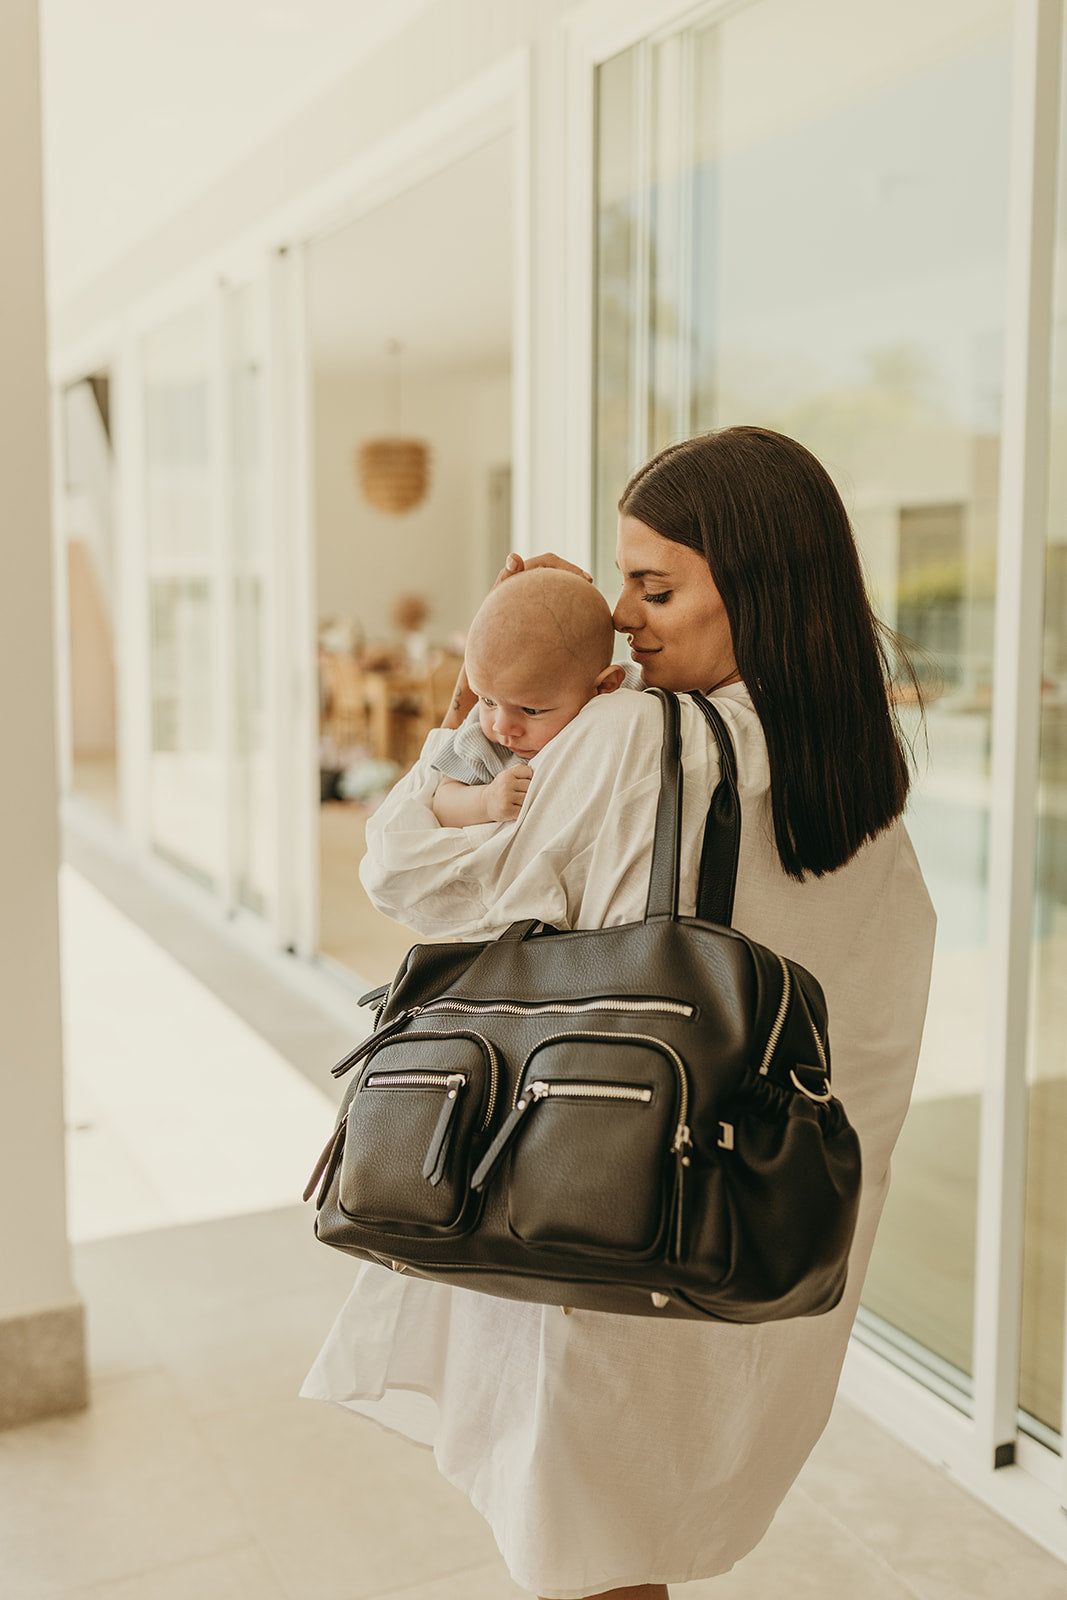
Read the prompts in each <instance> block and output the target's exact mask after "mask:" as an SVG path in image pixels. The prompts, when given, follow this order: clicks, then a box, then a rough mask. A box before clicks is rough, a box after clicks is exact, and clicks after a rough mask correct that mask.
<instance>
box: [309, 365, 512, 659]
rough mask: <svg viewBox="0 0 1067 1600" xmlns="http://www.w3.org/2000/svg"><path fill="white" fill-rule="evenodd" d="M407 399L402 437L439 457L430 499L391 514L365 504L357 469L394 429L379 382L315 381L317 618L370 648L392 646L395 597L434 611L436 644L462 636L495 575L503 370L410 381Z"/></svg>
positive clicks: (505, 435)
mask: <svg viewBox="0 0 1067 1600" xmlns="http://www.w3.org/2000/svg"><path fill="white" fill-rule="evenodd" d="M404 393H405V403H404V432H405V434H412V435H415V436H417V437H419V438H422V439H425V440H426V441H427V442H428V443H429V445H430V448H431V451H432V469H431V484H430V493H429V495H428V496H427V498H426V499H425V500H424V501H423V503H422V505H421V506H417V507H416V508H415V509H414V510H412V511H409V512H405V513H404V514H402V515H400V516H389V515H387V514H386V513H385V512H382V511H376V510H375V509H374V507H373V506H371V505H369V504H368V503H367V501H366V500H365V499H364V498H363V496H362V494H361V493H360V490H359V486H358V481H357V476H356V470H355V462H354V454H355V450H356V448H357V447H358V445H359V444H360V443H362V442H364V441H365V440H367V439H370V438H373V437H375V436H379V435H381V434H383V433H388V432H389V431H391V430H390V429H389V428H388V426H383V421H384V419H383V415H382V406H381V400H380V394H381V379H380V376H379V375H377V374H375V375H374V376H373V377H371V378H367V377H363V376H361V375H360V374H359V373H356V372H351V373H345V374H339V373H329V374H327V373H319V374H318V375H317V376H316V380H315V424H314V435H315V522H316V534H317V553H318V581H317V594H318V611H319V616H320V617H327V616H345V617H351V618H354V619H356V620H358V621H359V622H360V624H361V625H362V628H363V631H364V634H365V635H366V637H367V638H368V639H387V638H389V637H390V636H391V635H392V632H393V629H392V624H391V621H390V612H391V610H392V605H393V602H394V601H395V600H396V598H397V596H398V595H401V594H410V593H412V592H419V593H422V594H425V595H426V596H427V597H428V598H429V599H430V601H431V605H432V613H431V616H430V619H429V622H428V624H427V631H428V633H429V634H430V637H431V639H433V640H435V641H438V640H444V639H445V638H447V636H448V635H449V634H451V633H453V632H455V631H456V630H457V629H464V628H466V625H467V623H468V622H469V621H470V618H471V616H472V614H473V612H474V610H475V609H476V607H477V605H478V603H479V601H480V600H481V598H482V596H483V595H484V593H485V590H486V588H487V586H488V584H489V583H490V582H491V581H492V579H493V578H494V577H495V576H496V573H497V570H498V567H497V566H496V565H494V558H493V557H492V556H491V554H490V551H489V472H490V469H491V468H492V467H496V466H500V465H502V464H505V463H507V462H508V461H510V459H511V383H510V378H509V376H508V374H507V373H499V372H498V373H492V374H486V375H484V376H476V375H470V374H454V375H448V374H442V373H437V374H433V375H424V376H422V377H419V376H418V375H415V374H411V375H409V376H408V377H407V378H406V380H405V386H404Z"/></svg>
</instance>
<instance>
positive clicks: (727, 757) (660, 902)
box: [645, 689, 741, 928]
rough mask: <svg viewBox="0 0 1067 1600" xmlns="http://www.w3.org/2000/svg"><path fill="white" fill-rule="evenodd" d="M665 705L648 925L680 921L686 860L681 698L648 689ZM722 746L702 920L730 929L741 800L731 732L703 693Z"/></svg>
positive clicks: (700, 899) (703, 706)
mask: <svg viewBox="0 0 1067 1600" xmlns="http://www.w3.org/2000/svg"><path fill="white" fill-rule="evenodd" d="M646 692H647V693H649V694H654V695H656V697H657V698H658V700H659V701H660V703H661V705H662V706H663V746H662V749H661V752H660V792H659V802H658V804H657V806H656V822H655V827H654V829H653V834H652V869H651V871H650V873H649V879H648V901H647V903H646V906H645V921H646V922H654V921H659V920H662V919H663V918H669V919H670V920H671V921H674V920H675V919H676V918H677V916H678V887H679V881H680V874H681V857H682V745H681V735H680V729H681V716H680V713H679V709H678V697H677V695H675V694H672V693H671V691H670V690H669V689H649V690H647V691H646ZM692 699H693V702H694V704H695V705H696V706H697V707H698V709H699V710H700V711H701V712H702V714H703V716H704V718H705V720H706V722H707V724H708V726H709V727H710V728H711V731H712V733H713V734H714V736H715V741H716V743H717V745H718V747H719V781H718V783H717V784H716V786H715V792H714V794H713V795H712V797H711V804H710V805H709V807H708V815H707V821H706V822H705V824H704V839H703V843H702V845H701V851H700V879H699V883H698V886H697V907H696V911H697V916H698V917H699V918H700V919H701V920H702V921H704V922H715V923H718V924H719V925H720V926H722V927H727V928H728V927H729V926H730V919H731V917H732V916H733V908H734V887H735V884H736V882H737V860H738V854H739V852H740V848H741V806H740V801H739V800H738V795H737V757H736V755H735V753H734V745H733V740H732V739H731V737H730V730H729V729H728V728H727V726H726V723H725V722H724V721H723V719H722V717H721V715H720V714H719V712H718V711H717V710H716V709H715V707H714V706H713V705H711V704H710V702H709V701H707V700H706V699H705V698H704V696H703V695H702V694H694V695H693V696H692Z"/></svg>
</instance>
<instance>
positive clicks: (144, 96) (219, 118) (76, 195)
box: [41, 0, 432, 304]
mask: <svg viewBox="0 0 1067 1600" xmlns="http://www.w3.org/2000/svg"><path fill="white" fill-rule="evenodd" d="M431 3H432V0H41V40H42V75H43V94H44V138H45V207H46V225H47V248H48V279H49V293H50V297H51V299H52V303H53V304H60V303H62V301H63V300H65V299H66V298H68V297H69V296H70V295H72V294H73V293H75V292H76V291H77V290H78V289H79V288H81V287H82V286H83V285H84V284H86V283H88V282H90V281H91V280H92V279H93V278H94V277H96V276H97V275H98V274H99V273H100V272H101V271H103V270H104V269H105V268H106V267H107V266H108V265H109V264H110V263H112V262H113V261H115V260H117V259H119V258H120V257H121V256H123V255H124V254H125V253H126V252H127V251H128V250H129V249H130V248H131V247H132V246H133V245H135V244H136V243H137V241H138V240H139V239H141V238H143V237H144V236H145V235H146V234H149V233H151V232H152V231H153V230H154V229H155V228H156V227H158V226H159V225H160V224H161V223H162V222H164V221H165V220H166V219H167V218H168V217H169V216H171V215H173V214H174V213H175V212H176V211H178V210H180V208H181V207H182V206H184V205H186V204H187V203H188V202H189V201H190V200H192V199H193V198H194V197H195V196H196V195H197V194H199V193H200V192H201V191H202V190H204V189H205V188H207V187H208V186H209V185H210V184H212V183H213V182H215V180H216V179H218V178H219V177H220V176H222V175H223V174H224V173H225V172H227V171H228V170H230V169H231V168H232V167H234V166H235V165H236V164H237V163H238V162H239V161H241V160H242V159H243V158H244V157H245V156H247V155H248V154H249V153H250V152H251V151H252V150H254V149H255V148H256V146H257V145H258V144H260V143H261V142H262V141H263V140H264V139H265V138H267V137H268V136H269V135H271V134H272V133H274V132H276V131H277V130H278V129H279V128H280V127H282V126H284V124H285V123H286V122H288V121H289V120H290V119H291V118H292V117H294V116H295V115H296V114H297V113H298V112H299V111H300V110H301V109H302V108H303V107H304V106H306V105H307V104H309V103H310V102H312V101H313V100H314V99H315V97H316V96H317V95H319V94H321V93H322V92H323V91H324V90H325V89H326V88H328V87H329V86H330V85H331V84H333V83H335V82H336V81H338V80H339V79H340V78H341V77H342V76H344V75H345V74H347V73H348V72H350V71H351V69H352V67H353V66H354V65H355V64H356V63H357V62H358V61H359V60H360V59H361V58H363V57H365V56H368V55H370V54H371V53H372V52H373V51H374V50H376V49H377V48H379V46H380V45H381V44H382V43H383V42H384V41H385V40H386V39H387V38H388V37H389V36H390V35H391V34H393V33H396V32H399V30H400V29H401V28H403V27H405V26H406V25H407V24H408V23H409V22H410V21H411V20H412V19H413V18H414V17H415V16H417V15H418V13H419V12H421V11H423V10H425V9H426V8H427V6H428V5H429V4H431Z"/></svg>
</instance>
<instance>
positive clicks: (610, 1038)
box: [305, 690, 860, 1322]
mask: <svg viewBox="0 0 1067 1600" xmlns="http://www.w3.org/2000/svg"><path fill="white" fill-rule="evenodd" d="M652 692H654V693H657V694H658V695H659V697H660V699H661V701H662V702H663V707H664V717H665V728H664V741H663V757H662V769H661V780H662V781H661V793H660V800H659V806H658V810H657V814H656V824H655V840H654V849H653V857H652V870H651V877H650V884H649V894H648V905H647V909H646V912H645V918H644V921H643V922H639V923H631V924H628V925H627V926H624V927H614V928H604V929H598V930H590V931H585V930H581V931H576V932H559V931H557V930H555V929H552V928H548V927H545V926H544V925H543V924H540V923H537V922H523V923H516V924H514V925H513V926H512V927H510V928H508V929H507V931H506V932H505V933H504V934H502V935H501V937H500V938H499V939H496V940H493V941H490V942H487V943H483V944H474V943H470V944H460V943H449V944H429V945H415V946H414V948H413V949H412V950H410V951H409V952H408V955H407V957H406V959H405V960H404V962H403V964H402V965H401V967H400V970H399V971H398V972H397V974H396V977H395V978H394V979H393V982H392V983H391V984H390V985H388V987H387V989H383V990H378V991H375V992H374V994H372V995H370V996H364V1000H365V1001H377V1002H379V1004H380V1010H379V1013H378V1017H377V1022H376V1026H375V1030H374V1032H373V1034H372V1035H371V1036H370V1037H369V1038H368V1039H366V1040H364V1041H363V1042H362V1043H361V1044H359V1045H358V1046H357V1047H356V1048H355V1049H354V1050H352V1051H351V1052H350V1054H349V1055H347V1056H346V1057H345V1058H344V1059H343V1060H342V1061H340V1062H338V1064H337V1066H336V1067H335V1068H334V1069H333V1070H334V1073H335V1075H336V1076H338V1077H340V1076H342V1075H344V1074H345V1073H348V1072H350V1071H355V1070H356V1069H357V1068H358V1071H357V1072H356V1076H355V1077H354V1079H353V1081H352V1083H351V1084H350V1085H349V1087H348V1090H347V1093H346V1095H345V1098H344V1101H343V1104H342V1106H341V1109H340V1113H339V1116H338V1121H337V1126H336V1129H335V1132H334V1135H333V1137H332V1139H331V1140H330V1142H329V1144H328V1145H327V1147H326V1149H325V1150H324V1151H323V1154H322V1156H321V1158H320V1160H319V1163H318V1166H317V1168H316V1170H315V1173H314V1174H313V1176H312V1179H311V1181H310V1183H309V1185H308V1189H307V1194H306V1196H305V1198H310V1196H311V1194H313V1193H314V1192H315V1190H316V1188H317V1189H318V1199H317V1214H316V1222H315V1231H316V1233H317V1235H318V1237H319V1238H320V1239H321V1240H322V1241H323V1242H324V1243H326V1244H329V1245H333V1246H335V1247H336V1248H337V1249H339V1250H345V1251H347V1252H348V1253H349V1254H350V1255H354V1256H359V1257H362V1258H364V1259H366V1260H369V1261H377V1262H381V1263H383V1264H384V1265H385V1266H389V1267H392V1268H393V1270H395V1271H400V1272H410V1273H412V1274H413V1275H416V1276H419V1277H427V1278H434V1279H439V1280H441V1281H442V1282H446V1283H453V1284H459V1285H462V1286H464V1287H466V1288H469V1289H478V1290H481V1291H483V1292H484V1293H487V1294H494V1295H501V1296H504V1297H506V1298H509V1299H515V1300H532V1301H539V1302H542V1303H545V1304H556V1305H562V1306H565V1307H581V1308H585V1309H588V1310H593V1311H611V1312H626V1313H635V1314H638V1315H649V1316H662V1317H687V1318H710V1319H715V1320H720V1321H726V1322H764V1321H771V1320H776V1319H779V1318H783V1317H797V1316H812V1315H815V1314H816V1313H819V1312H823V1311H828V1310H830V1309H831V1307H833V1306H834V1305H836V1304H837V1302H838V1300H839V1299H840V1297H841V1294H842V1292H843V1289H844V1285H845V1276H846V1270H847V1260H848V1251H849V1246H850V1244H851V1240H852V1234H853V1229H854V1227H855V1219H856V1210H857V1205H858V1201H859V1189H860V1153H859V1143H858V1140H857V1138H856V1135H855V1133H854V1131H853V1129H852V1128H851V1126H850V1125H849V1122H848V1120H847V1118H846V1116H845V1113H844V1110H843V1109H842V1107H841V1105H840V1103H839V1102H838V1101H837V1100H836V1099H834V1097H833V1096H832V1094H831V1091H830V1056H829V1046H828V1042H827V1022H826V1007H825V1002H824V1000H823V995H822V991H821V989H820V987H819V984H818V983H817V982H816V980H815V979H814V978H813V977H812V975H811V974H810V973H809V972H807V971H805V970H804V968H802V967H800V966H798V965H797V964H796V963H795V962H792V961H787V960H785V959H784V958H783V957H781V956H778V955H775V954H774V952H773V951H771V950H768V949H765V948H764V947H763V946H762V945H759V944H756V943H755V942H754V941H753V940H751V939H748V938H746V937H745V936H744V935H743V934H741V933H737V932H735V931H734V930H733V929H731V928H730V926H729V923H730V918H731V913H732V908H733V894H734V881H735V878H736V873H737V858H738V846H739V842H740V807H739V803H738V796H737V772H736V762H735V756H734V750H733V744H732V741H731V739H730V735H729V731H728V729H727V727H726V725H725V723H724V722H723V721H722V718H721V717H720V715H719V713H718V712H717V711H716V709H715V707H714V706H713V705H711V704H710V703H709V702H708V701H706V700H704V699H703V697H701V696H694V697H693V698H694V700H695V702H696V703H697V704H698V705H699V707H700V709H701V711H702V712H703V714H704V716H705V717H706V718H707V720H708V722H709V724H710V726H711V728H712V730H713V732H714V734H715V737H716V739H717V740H718V744H719V750H720V758H721V760H720V764H721V773H722V776H721V780H720V782H719V784H718V786H717V788H716V791H715V794H714V796H713V797H712V802H711V808H710V811H709V815H708V823H707V826H706V828H705V833H704V843H703V848H702V853H701V854H702V859H701V871H700V893H699V897H698V903H697V913H698V914H697V916H695V917H680V916H679V915H678V882H679V873H680V870H681V868H680V845H681V815H682V773H681V750H680V743H679V723H680V718H679V708H678V701H677V699H676V698H675V696H674V695H672V694H668V693H666V692H664V691H660V690H656V691H652Z"/></svg>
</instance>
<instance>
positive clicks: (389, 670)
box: [306, 134, 514, 983]
mask: <svg viewBox="0 0 1067 1600" xmlns="http://www.w3.org/2000/svg"><path fill="white" fill-rule="evenodd" d="M513 155H514V152H513V137H512V135H510V134H505V135H501V136H498V137H496V138H494V139H492V140H491V141H489V142H487V143H485V144H483V145H482V146H480V147H479V148H478V149H476V150H475V151H473V152H472V153H470V154H468V155H466V156H464V157H463V158H462V159H460V160H457V161H454V162H453V163H452V164H450V165H449V166H448V167H447V168H445V169H443V170H441V171H439V172H438V173H436V174H434V175H433V176H432V177H430V178H427V179H425V180H424V181H422V182H420V183H418V184H417V185H414V186H413V187H411V188H409V189H408V190H406V191H405V192H404V193H403V194H401V195H399V196H398V197H396V198H394V199H392V200H391V201H389V202H388V203H387V204H385V205H382V206H381V207H379V208H378V209H376V210H374V211H372V212H370V213H367V214H365V215H363V216H361V217H360V218H359V219H358V220H356V221H353V222H351V223H350V224H348V225H347V226H346V227H344V228H341V229H338V230H337V231H336V232H333V233H331V234H329V235H327V236H325V237H322V238H319V239H317V240H315V241H313V243H312V244H311V245H310V246H309V247H308V252H307V277H306V297H307V298H306V304H307V329H308V345H309V360H310V366H311V371H312V384H313V408H314V424H313V435H314V459H313V464H312V473H313V484H314V504H315V521H314V540H315V558H316V583H315V597H316V607H317V618H318V630H319V638H318V645H319V707H320V729H319V731H320V738H319V768H320V796H321V804H320V810H319V935H318V949H319V953H320V955H321V956H322V957H324V958H326V959H327V960H328V961H331V962H335V963H338V964H339V965H340V966H341V967H342V968H344V969H346V970H348V971H349V972H352V973H355V974H357V975H358V977H359V978H360V979H363V980H366V981H367V982H368V983H379V982H383V981H385V980H386V979H388V978H390V977H391V976H392V974H393V971H394V970H395V968H396V965H397V963H398V961H399V960H400V958H401V957H402V956H403V954H404V953H405V951H406V950H407V949H408V948H409V946H410V944H411V943H412V941H413V938H414V935H413V934H412V933H411V932H410V931H409V930H407V929H402V928H399V927H397V926H396V925H395V924H393V923H391V922H389V921H388V920H387V919H386V918H384V917H381V916H379V914H378V913H377V912H375V911H374V909H373V908H372V907H371V905H370V904H369V902H368V901H367V899H366V896H365V895H364V893H363V891H362V888H361V887H360V884H359V879H358V876H357V867H358V863H359V859H360V857H361V855H362V853H363V848H364V830H365V826H366V821H367V818H368V817H369V816H370V814H371V813H372V811H373V810H374V808H375V806H376V805H377V804H379V803H380V801H381V799H382V797H383V795H384V794H385V793H387V792H388V790H389V788H390V787H391V785H392V784H393V783H395V782H396V781H397V780H398V779H399V778H400V777H401V776H402V774H403V773H404V772H405V771H406V770H407V769H408V768H409V767H410V765H411V763H412V762H413V760H414V759H415V758H416V756H417V755H418V752H419V749H420V748H421V745H422V741H423V738H424V737H425V734H426V732H427V731H428V729H429V728H430V727H433V726H436V725H437V723H439V721H440V718H441V715H442V714H443V711H444V709H445V707H446V706H447V702H448V697H449V693H450V691H451V688H452V685H453V683H454V681H455V676H456V673H457V671H458V669H459V666H460V664H461V660H462V650H463V640H464V632H465V629H466V626H467V624H468V622H469V620H470V617H471V616H472V614H473V612H474V611H475V609H476V608H477V606H478V604H479V602H480V600H481V598H482V596H483V595H484V594H485V592H486V589H487V588H488V586H489V585H490V583H491V582H492V580H493V578H494V577H495V576H496V574H497V572H498V571H499V569H500V566H501V564H502V562H503V559H504V556H505V555H506V554H507V551H508V549H509V548H510V542H511V519H510V506H511V435H512V430H511V347H512V315H513V311H512V248H513V246H512V206H513V188H514V182H513ZM397 441H403V443H402V444H399V445H398V443H397Z"/></svg>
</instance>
